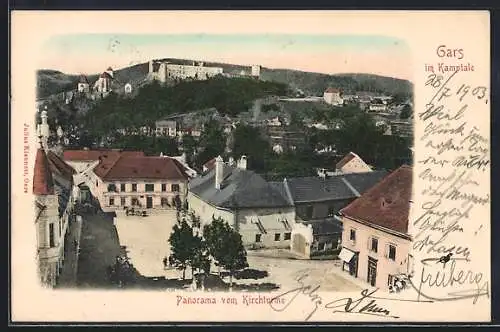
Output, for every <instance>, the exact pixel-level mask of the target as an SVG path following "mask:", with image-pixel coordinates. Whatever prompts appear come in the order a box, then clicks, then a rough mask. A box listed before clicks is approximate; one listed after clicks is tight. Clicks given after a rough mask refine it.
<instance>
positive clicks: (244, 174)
mask: <svg viewBox="0 0 500 332" xmlns="http://www.w3.org/2000/svg"><path fill="white" fill-rule="evenodd" d="M246 164H247V160H246V157H244V156H242V157H241V159H240V160H238V162H237V163H236V165H229V163H224V161H223V159H222V158H221V157H220V156H219V157H217V158H216V160H215V166H214V167H213V168H212V169H211V170H209V171H208V173H206V174H205V175H203V176H200V177H197V178H195V179H193V180H192V181H191V182H190V183H189V194H188V204H189V208H190V209H191V210H192V211H193V212H194V213H195V214H196V215H198V216H199V217H200V219H201V222H202V224H208V223H210V222H211V221H212V218H213V217H215V218H218V217H221V218H222V219H224V220H225V221H227V222H228V223H229V224H230V225H231V226H232V227H233V228H234V229H235V230H237V231H238V232H239V233H240V234H241V236H242V240H243V244H244V245H245V246H246V247H247V248H259V247H267V248H271V247H274V248H289V247H290V239H291V232H292V228H293V226H294V223H295V210H294V207H293V202H292V201H291V200H290V198H289V197H288V196H287V194H286V192H284V190H283V189H284V188H283V187H276V186H273V185H271V184H270V183H268V182H267V181H266V180H264V179H263V178H262V177H261V176H260V175H258V174H256V173H254V172H252V171H250V170H248V169H247V168H246V166H247V165H246Z"/></svg>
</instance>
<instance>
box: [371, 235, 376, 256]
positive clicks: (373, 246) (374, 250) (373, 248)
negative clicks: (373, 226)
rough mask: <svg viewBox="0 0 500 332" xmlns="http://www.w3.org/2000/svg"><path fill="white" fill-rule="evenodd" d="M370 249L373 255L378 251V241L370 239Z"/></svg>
mask: <svg viewBox="0 0 500 332" xmlns="http://www.w3.org/2000/svg"><path fill="white" fill-rule="evenodd" d="M370 249H371V251H373V252H374V253H376V252H377V251H378V239H376V238H374V237H372V240H371V246H370Z"/></svg>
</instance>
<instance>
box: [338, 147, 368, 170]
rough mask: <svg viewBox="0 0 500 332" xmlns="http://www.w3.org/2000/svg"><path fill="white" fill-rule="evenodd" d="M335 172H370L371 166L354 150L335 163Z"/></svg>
mask: <svg viewBox="0 0 500 332" xmlns="http://www.w3.org/2000/svg"><path fill="white" fill-rule="evenodd" d="M335 169H336V172H338V173H344V174H348V173H364V172H370V171H371V170H372V168H371V167H370V166H369V165H368V164H367V163H365V162H364V160H363V159H361V157H360V156H358V155H357V154H355V153H354V152H349V153H348V154H346V155H345V156H344V157H343V158H342V159H341V160H340V161H339V162H338V163H337V164H336V165H335Z"/></svg>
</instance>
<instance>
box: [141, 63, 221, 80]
mask: <svg viewBox="0 0 500 332" xmlns="http://www.w3.org/2000/svg"><path fill="white" fill-rule="evenodd" d="M223 72H224V70H223V69H222V68H221V67H206V66H205V65H204V63H203V62H198V63H197V64H195V63H193V64H192V65H179V64H174V63H168V62H165V61H157V60H151V61H149V73H148V77H149V79H151V80H158V81H160V82H162V83H165V82H167V80H176V79H181V80H182V79H195V80H206V79H209V78H211V77H214V76H216V75H221V74H222V73H223Z"/></svg>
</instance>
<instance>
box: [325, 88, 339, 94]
mask: <svg viewBox="0 0 500 332" xmlns="http://www.w3.org/2000/svg"><path fill="white" fill-rule="evenodd" d="M325 93H340V90H339V89H335V88H328V89H326V90H325Z"/></svg>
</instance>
